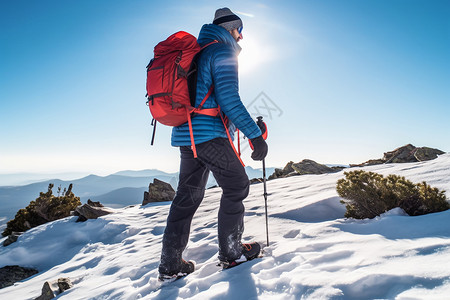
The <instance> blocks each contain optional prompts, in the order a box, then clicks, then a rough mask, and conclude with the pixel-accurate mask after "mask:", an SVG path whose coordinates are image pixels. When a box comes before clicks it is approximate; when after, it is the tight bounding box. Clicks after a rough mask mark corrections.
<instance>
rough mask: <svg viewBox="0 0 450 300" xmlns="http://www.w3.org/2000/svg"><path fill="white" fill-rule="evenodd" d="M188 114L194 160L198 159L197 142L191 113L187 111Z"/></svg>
mask: <svg viewBox="0 0 450 300" xmlns="http://www.w3.org/2000/svg"><path fill="white" fill-rule="evenodd" d="M186 114H187V118H188V124H189V135H190V136H191V149H192V152H193V153H194V158H197V149H196V148H195V142H194V132H193V131H192V121H191V113H190V112H189V110H187V109H186Z"/></svg>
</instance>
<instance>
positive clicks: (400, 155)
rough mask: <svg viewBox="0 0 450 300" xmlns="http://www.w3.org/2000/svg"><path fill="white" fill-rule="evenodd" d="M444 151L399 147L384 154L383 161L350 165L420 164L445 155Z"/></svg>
mask: <svg viewBox="0 0 450 300" xmlns="http://www.w3.org/2000/svg"><path fill="white" fill-rule="evenodd" d="M444 153H445V152H444V151H441V150H439V149H434V148H429V147H420V148H418V147H415V146H413V145H411V144H408V145H405V146H402V147H399V148H397V149H395V150H393V151H389V152H386V153H384V156H383V158H381V159H370V160H368V161H366V162H364V163H361V164H354V165H350V167H364V166H372V165H379V164H389V163H410V162H419V161H425V160H431V159H435V158H437V157H438V155H441V154H444Z"/></svg>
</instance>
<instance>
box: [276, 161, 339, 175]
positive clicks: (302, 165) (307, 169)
mask: <svg viewBox="0 0 450 300" xmlns="http://www.w3.org/2000/svg"><path fill="white" fill-rule="evenodd" d="M341 169H342V168H330V167H328V166H326V165H322V164H319V163H317V162H315V161H313V160H310V159H304V160H302V161H301V162H299V163H294V162H292V161H290V162H288V163H287V165H286V166H285V167H284V168H283V169H275V172H274V173H273V174H272V175H270V176H269V180H271V179H275V178H284V177H290V176H296V175H306V174H326V173H335V172H338V171H340V170H341Z"/></svg>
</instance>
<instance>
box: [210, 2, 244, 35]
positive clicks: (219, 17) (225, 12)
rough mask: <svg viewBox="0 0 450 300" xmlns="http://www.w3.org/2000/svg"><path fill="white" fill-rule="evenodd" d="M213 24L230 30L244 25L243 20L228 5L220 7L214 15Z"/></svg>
mask: <svg viewBox="0 0 450 300" xmlns="http://www.w3.org/2000/svg"><path fill="white" fill-rule="evenodd" d="M213 24H216V25H219V26H222V27H223V28H225V29H226V30H228V31H232V30H233V29H237V28H239V27H241V26H242V20H241V18H239V17H238V16H236V15H235V14H234V13H233V12H232V11H231V10H230V9H229V8H228V7H224V8H219V9H218V10H216V14H215V15H214V21H213Z"/></svg>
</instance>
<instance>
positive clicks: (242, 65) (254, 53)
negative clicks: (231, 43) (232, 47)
mask: <svg viewBox="0 0 450 300" xmlns="http://www.w3.org/2000/svg"><path fill="white" fill-rule="evenodd" d="M257 37H258V36H257V35H252V34H248V37H247V36H245V35H244V39H243V40H241V41H240V42H239V45H240V46H241V47H242V51H241V53H240V54H239V73H240V74H247V73H250V72H254V71H256V70H257V69H258V67H260V66H261V65H262V64H264V63H266V62H267V61H269V60H270V48H269V47H267V46H265V45H263V43H262V42H260V41H259V40H258V39H257Z"/></svg>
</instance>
